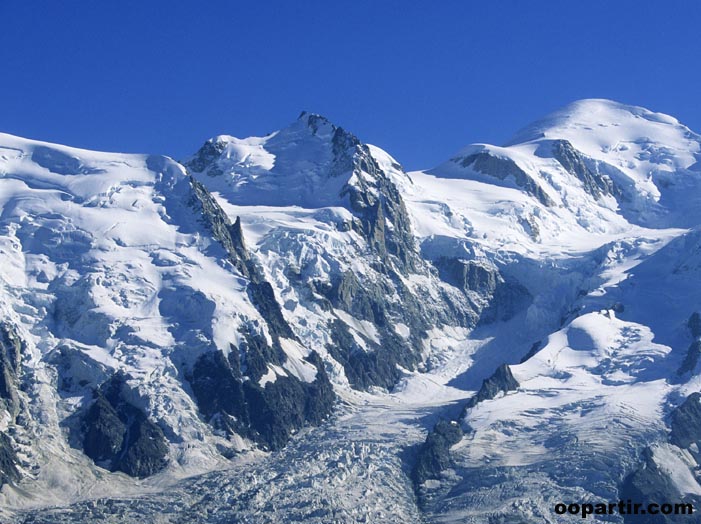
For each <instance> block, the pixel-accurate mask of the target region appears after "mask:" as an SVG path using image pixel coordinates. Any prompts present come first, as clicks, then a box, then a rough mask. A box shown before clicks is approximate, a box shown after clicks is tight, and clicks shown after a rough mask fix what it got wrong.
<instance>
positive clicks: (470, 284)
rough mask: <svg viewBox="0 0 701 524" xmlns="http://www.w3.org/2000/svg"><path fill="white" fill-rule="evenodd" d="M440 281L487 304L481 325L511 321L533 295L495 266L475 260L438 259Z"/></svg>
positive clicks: (481, 318) (482, 312)
mask: <svg viewBox="0 0 701 524" xmlns="http://www.w3.org/2000/svg"><path fill="white" fill-rule="evenodd" d="M434 265H435V266H436V268H437V269H438V274H439V275H440V277H441V279H442V280H443V281H445V282H447V283H449V284H451V285H453V286H455V287H457V288H459V289H460V290H462V291H463V292H464V293H469V292H474V293H476V294H478V295H479V296H480V299H482V300H484V301H485V302H486V303H487V305H486V307H483V308H482V309H481V311H480V322H481V323H484V324H487V323H490V322H495V321H500V320H501V321H504V320H509V319H510V318H512V317H513V316H514V315H515V314H516V313H518V312H519V311H522V310H523V309H525V308H527V307H528V306H529V305H530V304H531V302H532V301H533V296H532V295H531V294H530V293H529V292H528V290H527V289H526V288H525V287H524V286H522V285H521V284H520V283H518V282H515V281H507V280H505V279H504V277H503V276H502V275H501V273H500V272H499V270H498V269H497V268H495V267H490V266H488V265H486V264H484V263H480V262H476V261H474V260H463V259H459V258H447V257H441V258H439V259H438V260H436V261H435V262H434Z"/></svg>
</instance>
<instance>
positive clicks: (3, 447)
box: [0, 432, 20, 488]
mask: <svg viewBox="0 0 701 524" xmlns="http://www.w3.org/2000/svg"><path fill="white" fill-rule="evenodd" d="M19 479H20V474H19V471H18V470H17V454H16V453H15V450H14V449H13V447H12V441H11V440H10V438H9V437H8V436H7V435H5V434H4V433H2V432H0V488H1V487H2V486H3V485H4V484H8V483H12V482H17V481H18V480H19Z"/></svg>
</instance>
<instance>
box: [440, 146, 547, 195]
mask: <svg viewBox="0 0 701 524" xmlns="http://www.w3.org/2000/svg"><path fill="white" fill-rule="evenodd" d="M452 161H453V162H455V163H457V164H460V165H461V166H463V167H472V169H474V170H475V171H478V172H480V173H482V174H484V175H487V176H490V177H494V178H496V179H498V180H506V179H507V178H508V177H513V179H514V182H515V183H516V185H517V186H518V187H520V188H522V189H523V190H524V191H525V192H526V193H528V194H529V195H531V196H533V197H535V198H537V199H538V201H539V202H540V203H541V204H543V205H544V206H548V207H549V206H553V205H554V204H555V202H553V200H552V199H551V198H550V197H549V196H548V194H547V193H546V192H545V191H544V190H543V188H542V187H540V185H539V184H538V182H536V181H535V180H533V178H531V177H530V176H529V175H528V174H527V173H526V172H525V171H524V170H523V169H521V168H520V167H518V165H516V163H515V162H514V161H513V160H511V159H510V158H500V157H497V156H494V155H492V154H490V153H489V152H488V151H482V152H479V153H474V154H472V155H468V156H466V157H462V158H454V159H452Z"/></svg>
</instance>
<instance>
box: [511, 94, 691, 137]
mask: <svg viewBox="0 0 701 524" xmlns="http://www.w3.org/2000/svg"><path fill="white" fill-rule="evenodd" d="M611 127H613V128H622V130H626V129H628V130H630V131H633V132H637V133H639V134H641V135H643V136H644V135H645V134H646V133H649V132H648V131H647V130H648V129H657V131H658V132H657V133H656V134H659V133H660V132H661V133H664V132H665V130H666V131H667V132H670V131H671V130H672V129H673V128H676V129H680V130H682V131H683V132H689V129H688V128H687V127H685V126H683V125H682V124H680V123H679V121H678V120H677V119H676V118H674V117H672V116H669V115H666V114H664V113H656V112H654V111H650V110H649V109H646V108H644V107H640V106H634V105H628V104H623V103H620V102H616V101H614V100H608V99H604V98H585V99H582V100H576V101H574V102H571V103H569V104H567V105H565V106H564V107H562V108H560V109H558V110H556V111H554V112H552V113H550V114H548V115H546V116H544V117H543V118H541V119H539V120H536V121H535V122H533V123H531V124H529V125H528V126H526V127H525V128H523V129H521V130H520V131H518V132H517V133H516V134H515V135H514V137H513V138H512V139H511V140H509V141H508V142H507V144H506V145H515V144H521V143H524V142H530V141H533V140H538V139H540V138H567V137H563V136H560V135H562V133H563V132H565V133H566V134H571V133H572V132H573V131H576V132H579V133H583V134H607V132H606V131H604V129H605V128H611ZM595 130H597V132H595ZM587 132H588V133H587Z"/></svg>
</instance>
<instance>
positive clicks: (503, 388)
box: [465, 364, 519, 410]
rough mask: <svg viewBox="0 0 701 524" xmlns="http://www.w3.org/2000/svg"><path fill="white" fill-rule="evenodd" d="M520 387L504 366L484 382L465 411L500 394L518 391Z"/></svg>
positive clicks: (508, 369)
mask: <svg viewBox="0 0 701 524" xmlns="http://www.w3.org/2000/svg"><path fill="white" fill-rule="evenodd" d="M518 386H519V384H518V382H517V381H516V379H515V378H514V376H513V375H512V374H511V369H510V368H509V366H507V365H506V364H502V365H501V366H499V367H498V368H497V370H496V371H495V372H494V373H493V374H492V376H491V377H489V378H488V379H485V380H484V381H483V382H482V387H481V388H480V389H479V391H478V392H477V394H476V395H475V396H474V397H472V398H470V400H468V401H467V405H466V406H465V409H466V410H467V409H470V408H473V407H475V406H476V405H477V404H479V403H480V402H482V401H483V400H491V399H493V398H495V397H496V396H497V395H498V394H499V393H506V392H507V391H515V390H517V389H518Z"/></svg>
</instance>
